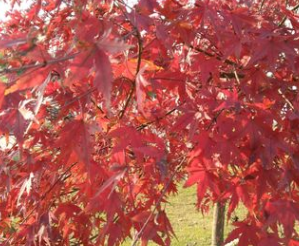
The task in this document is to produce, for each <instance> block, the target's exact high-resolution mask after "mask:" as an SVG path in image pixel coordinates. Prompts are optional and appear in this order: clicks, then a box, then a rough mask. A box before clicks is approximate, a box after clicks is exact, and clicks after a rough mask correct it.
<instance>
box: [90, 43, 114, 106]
mask: <svg viewBox="0 0 299 246" xmlns="http://www.w3.org/2000/svg"><path fill="white" fill-rule="evenodd" d="M94 66H95V73H96V74H95V78H94V85H95V87H96V88H97V89H98V91H99V92H101V93H102V94H103V96H104V98H105V102H106V108H107V109H109V108H110V101H111V89H112V81H113V74H112V68H111V64H110V60H109V57H108V56H107V55H106V54H105V52H103V51H102V50H100V49H97V50H96V52H95V57H94Z"/></svg>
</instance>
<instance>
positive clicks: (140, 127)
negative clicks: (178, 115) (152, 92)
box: [136, 103, 184, 131]
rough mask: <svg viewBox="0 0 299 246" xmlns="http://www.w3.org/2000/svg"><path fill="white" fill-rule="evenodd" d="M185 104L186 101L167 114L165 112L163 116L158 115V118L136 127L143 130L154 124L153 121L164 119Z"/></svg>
mask: <svg viewBox="0 0 299 246" xmlns="http://www.w3.org/2000/svg"><path fill="white" fill-rule="evenodd" d="M183 104H184V103H182V104H181V105H179V106H177V107H175V108H173V109H171V110H169V111H168V112H167V113H166V114H164V115H163V116H161V117H158V118H157V119H156V120H151V121H148V122H146V123H143V124H141V125H140V126H137V127H136V130H137V131H141V130H143V129H144V128H146V127H148V126H150V125H151V124H153V123H155V122H157V121H159V120H162V119H164V118H165V117H166V116H168V115H170V114H172V113H173V112H174V111H176V110H177V109H178V108H179V107H180V106H182V105H183Z"/></svg>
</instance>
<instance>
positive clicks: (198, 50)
mask: <svg viewBox="0 0 299 246" xmlns="http://www.w3.org/2000/svg"><path fill="white" fill-rule="evenodd" d="M188 47H189V48H191V49H193V50H195V51H197V52H200V53H203V54H205V55H206V56H208V57H214V58H216V59H217V60H219V61H222V58H221V56H218V55H214V54H212V53H210V52H208V51H205V50H203V49H201V48H198V47H194V46H193V45H189V46H188ZM224 62H225V63H226V64H228V65H233V66H237V67H238V64H237V63H235V62H233V61H231V60H229V59H225V60H224Z"/></svg>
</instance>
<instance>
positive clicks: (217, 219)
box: [212, 203, 225, 246]
mask: <svg viewBox="0 0 299 246" xmlns="http://www.w3.org/2000/svg"><path fill="white" fill-rule="evenodd" d="M224 221H225V204H221V203H216V204H215V205H214V215H213V228H212V246H222V244H223V238H224Z"/></svg>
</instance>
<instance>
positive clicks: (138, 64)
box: [119, 27, 143, 119]
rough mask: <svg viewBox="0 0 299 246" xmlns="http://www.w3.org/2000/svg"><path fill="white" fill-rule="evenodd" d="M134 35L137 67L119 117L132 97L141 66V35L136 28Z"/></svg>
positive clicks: (120, 117) (121, 116)
mask: <svg viewBox="0 0 299 246" xmlns="http://www.w3.org/2000/svg"><path fill="white" fill-rule="evenodd" d="M135 28H136V27H135ZM136 37H137V39H138V58H137V68H136V73H135V81H134V83H132V85H131V90H130V92H129V96H128V98H127V100H126V102H125V105H124V108H123V109H122V110H121V111H120V113H119V119H122V118H123V116H124V114H125V112H126V110H127V108H128V106H129V103H130V101H131V99H132V97H133V94H134V91H135V87H136V76H137V75H138V73H139V71H140V67H141V57H142V52H143V46H142V39H141V35H140V32H139V31H138V30H137V28H136Z"/></svg>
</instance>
